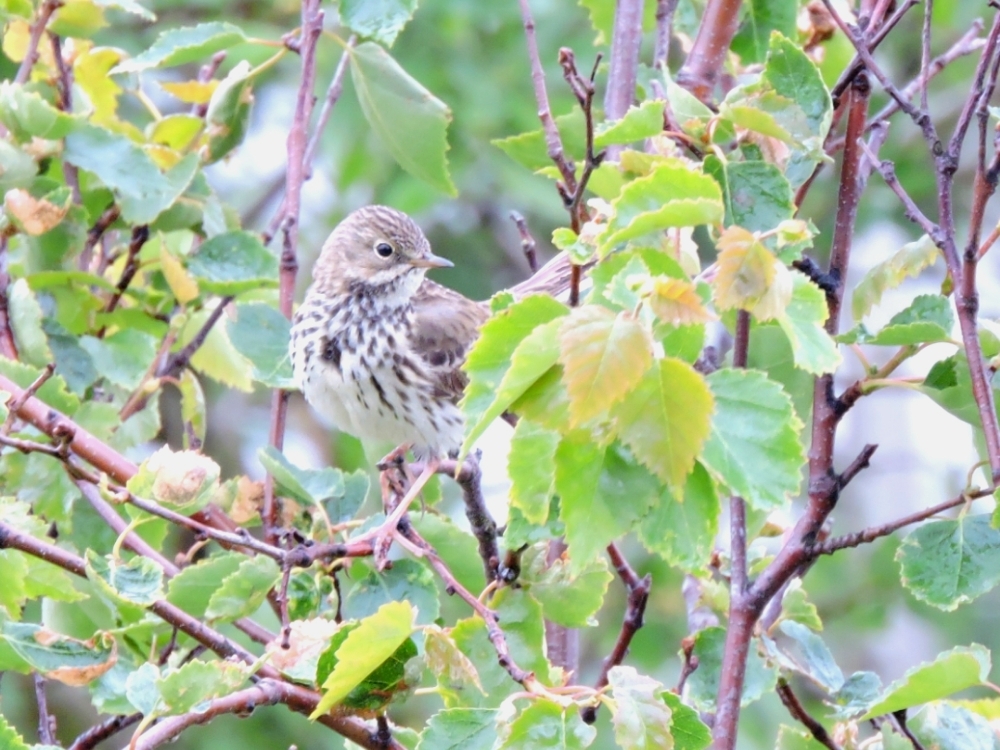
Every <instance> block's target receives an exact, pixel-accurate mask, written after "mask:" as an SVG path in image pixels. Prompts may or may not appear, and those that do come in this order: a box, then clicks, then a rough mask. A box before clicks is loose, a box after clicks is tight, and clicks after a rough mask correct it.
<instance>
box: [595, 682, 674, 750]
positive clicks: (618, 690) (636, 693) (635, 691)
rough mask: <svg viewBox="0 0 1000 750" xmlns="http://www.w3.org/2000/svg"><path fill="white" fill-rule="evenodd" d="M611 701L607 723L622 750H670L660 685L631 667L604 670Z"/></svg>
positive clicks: (668, 716)
mask: <svg viewBox="0 0 1000 750" xmlns="http://www.w3.org/2000/svg"><path fill="white" fill-rule="evenodd" d="M608 685H610V686H611V698H612V700H613V701H614V702H613V703H612V704H611V705H612V710H611V722H612V724H614V727H615V739H616V740H617V741H618V746H619V747H620V748H622V750H672V748H673V747H674V738H673V735H672V734H671V732H670V727H671V720H672V716H673V714H672V712H671V710H670V708H669V707H668V706H667V704H666V703H664V702H663V699H662V698H661V697H660V696H661V694H662V693H663V685H661V684H660V683H659V682H657V681H656V680H654V679H652V678H651V677H647V676H645V675H641V674H639V673H638V672H637V671H636V670H635V667H625V666H617V667H612V668H611V669H610V670H609V671H608Z"/></svg>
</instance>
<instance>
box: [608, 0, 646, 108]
mask: <svg viewBox="0 0 1000 750" xmlns="http://www.w3.org/2000/svg"><path fill="white" fill-rule="evenodd" d="M642 7H643V1H642V0H618V2H616V3H615V22H614V26H613V27H612V30H611V60H610V67H609V70H608V86H607V89H606V90H605V92H604V116H605V117H606V118H607V120H608V121H609V122H613V121H615V120H620V119H621V118H622V117H624V116H625V113H626V112H628V109H629V107H631V106H632V104H633V102H634V101H635V80H636V72H637V70H638V67H639V47H640V46H641V45H642Z"/></svg>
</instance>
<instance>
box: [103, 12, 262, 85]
mask: <svg viewBox="0 0 1000 750" xmlns="http://www.w3.org/2000/svg"><path fill="white" fill-rule="evenodd" d="M243 41H246V35H245V34H244V33H243V30H242V29H240V28H239V27H238V26H234V25H233V24H231V23H225V22H220V21H215V22H212V23H203V24H199V25H197V26H189V27H184V28H177V29H170V30H168V31H165V32H163V33H162V34H160V36H159V37H158V38H157V40H156V41H155V42H153V44H151V45H150V46H149V48H147V49H146V50H145V51H144V52H142V54H139V55H136V56H135V57H133V58H132V59H131V60H126V61H125V62H123V63H121V64H120V65H119V66H118V67H116V68H115V69H114V70H112V71H111V75H117V74H119V73H135V72H137V71H140V70H146V69H148V68H155V67H168V66H175V65H184V64H186V63H189V62H198V61H201V60H204V59H207V58H208V57H210V56H211V55H212V54H213V53H214V52H218V51H220V50H224V49H228V48H229V47H232V46H233V45H235V44H239V43H240V42H243Z"/></svg>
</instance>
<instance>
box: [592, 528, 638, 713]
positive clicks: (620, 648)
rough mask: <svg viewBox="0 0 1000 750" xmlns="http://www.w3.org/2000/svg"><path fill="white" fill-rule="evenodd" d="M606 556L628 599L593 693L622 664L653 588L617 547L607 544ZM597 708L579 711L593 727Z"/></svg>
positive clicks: (599, 688)
mask: <svg viewBox="0 0 1000 750" xmlns="http://www.w3.org/2000/svg"><path fill="white" fill-rule="evenodd" d="M608 557H609V558H611V565H612V566H613V567H614V569H615V572H616V573H618V577H619V578H621V580H622V583H623V584H625V591H626V592H627V594H628V599H627V601H626V605H625V617H624V618H623V619H622V627H621V631H619V633H618V640H617V641H615V645H614V648H612V649H611V653H610V654H608V656H607V658H606V659H605V660H604V661H603V662H602V663H601V673H600V674H599V675H598V677H597V681H596V682H595V683H594V689H595V690H603V689H604V688H605V686H607V684H608V672H610V671H611V669H612V668H613V667H617V666H618V665H619V664H621V663H622V662H623V661H624V660H625V657H626V656H627V655H628V649H629V646H630V645H631V644H632V639H633V638H635V634H636V633H638V632H639V629H640V628H641V627H642V622H643V616H644V615H645V613H646V603H647V602H648V601H649V591H650V589H651V588H652V587H653V579H652V577H651V576H650V575H649V573H647V574H646V575H644V576H643V577H642V578H640V577H639V576H638V575H637V574H636V572H635V570H633V569H632V566H631V565H629V564H628V560H626V559H625V557H624V556H623V555H622V553H621V550H619V549H618V547H617V545H615V544H609V545H608ZM597 709H598V706H587V707H586V708H584V709H583V710H582V711H581V712H580V716H581V717H582V718H583V720H584V721H585V722H587V723H588V724H593V723H594V722H595V721H596V720H597Z"/></svg>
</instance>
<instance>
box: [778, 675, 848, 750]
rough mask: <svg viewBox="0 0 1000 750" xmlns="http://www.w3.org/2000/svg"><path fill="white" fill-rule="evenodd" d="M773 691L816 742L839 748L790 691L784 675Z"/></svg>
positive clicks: (831, 748)
mask: <svg viewBox="0 0 1000 750" xmlns="http://www.w3.org/2000/svg"><path fill="white" fill-rule="evenodd" d="M775 692H777V693H778V697H779V698H781V702H782V703H783V704H784V705H785V708H787V709H788V713H790V714H791V715H792V718H793V719H795V720H796V721H798V722H800V723H801V724H802V725H803V726H805V728H806V729H808V730H809V733H810V734H811V735H812V736H813V737H814V738H815V740H816V741H817V742H818V743H820V744H821V745H823V746H824V747H827V748H829V750H841V747H840V745H838V744H837V743H836V742H834V741H833V737H831V736H830V733H829V732H827V731H826V727H824V726H823V725H822V724H820V723H819V722H818V721H816V719H814V718H813V717H812V716H810V715H809V712H808V711H806V709H805V707H804V706H803V705H802V703H801V702H800V701H799V699H798V696H796V695H795V693H794V692H792V686H791V685H789V684H788V680H786V679H785V678H784V677H779V678H778V687H777V688H775Z"/></svg>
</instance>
